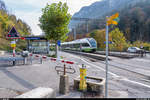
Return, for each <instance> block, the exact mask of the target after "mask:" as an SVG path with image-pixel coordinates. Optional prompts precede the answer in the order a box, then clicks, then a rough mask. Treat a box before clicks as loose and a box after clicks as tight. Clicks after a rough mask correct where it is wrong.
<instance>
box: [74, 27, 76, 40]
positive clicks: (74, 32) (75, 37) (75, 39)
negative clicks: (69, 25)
mask: <svg viewBox="0 0 150 100" xmlns="http://www.w3.org/2000/svg"><path fill="white" fill-rule="evenodd" d="M74 40H76V28H75V27H74Z"/></svg>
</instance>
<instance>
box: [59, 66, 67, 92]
mask: <svg viewBox="0 0 150 100" xmlns="http://www.w3.org/2000/svg"><path fill="white" fill-rule="evenodd" d="M59 93H61V94H67V93H69V77H68V76H67V75H66V65H65V64H64V75H61V76H60V82H59Z"/></svg>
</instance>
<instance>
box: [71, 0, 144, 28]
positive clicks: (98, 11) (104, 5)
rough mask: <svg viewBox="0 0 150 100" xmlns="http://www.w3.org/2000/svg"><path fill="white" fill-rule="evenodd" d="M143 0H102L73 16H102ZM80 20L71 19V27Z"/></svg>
mask: <svg viewBox="0 0 150 100" xmlns="http://www.w3.org/2000/svg"><path fill="white" fill-rule="evenodd" d="M139 1H142V0H102V1H98V2H95V3H93V4H91V5H90V6H85V7H83V8H81V10H80V11H79V12H77V13H75V14H74V15H73V18H76V17H77V18H91V19H93V18H100V17H101V16H103V15H105V14H107V13H109V12H111V11H113V10H116V9H122V8H124V7H126V6H128V5H135V4H136V3H138V2H139ZM78 23H79V21H75V20H71V21H70V24H69V28H72V27H74V26H76V25H77V24H78Z"/></svg>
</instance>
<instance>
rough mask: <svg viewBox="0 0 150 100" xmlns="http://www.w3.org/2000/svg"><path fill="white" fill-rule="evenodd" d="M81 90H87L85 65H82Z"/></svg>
mask: <svg viewBox="0 0 150 100" xmlns="http://www.w3.org/2000/svg"><path fill="white" fill-rule="evenodd" d="M79 87H80V90H81V91H86V90H87V84H86V68H85V66H84V65H82V68H80V86H79Z"/></svg>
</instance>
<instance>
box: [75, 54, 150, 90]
mask: <svg viewBox="0 0 150 100" xmlns="http://www.w3.org/2000/svg"><path fill="white" fill-rule="evenodd" d="M74 57H76V58H79V57H77V56H74ZM79 59H81V60H82V61H84V62H86V63H88V64H89V65H91V66H94V67H96V68H98V69H100V70H102V71H105V69H103V68H100V67H99V66H97V65H94V64H91V63H89V62H87V61H86V60H84V59H82V58H79ZM108 73H109V74H111V75H113V76H114V77H115V78H118V77H120V76H118V75H117V74H114V73H112V72H108ZM122 78H123V79H121V80H124V81H128V82H130V83H134V84H138V85H142V86H145V87H147V88H150V86H149V85H146V84H143V83H140V82H136V81H132V80H129V79H128V78H126V77H122Z"/></svg>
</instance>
